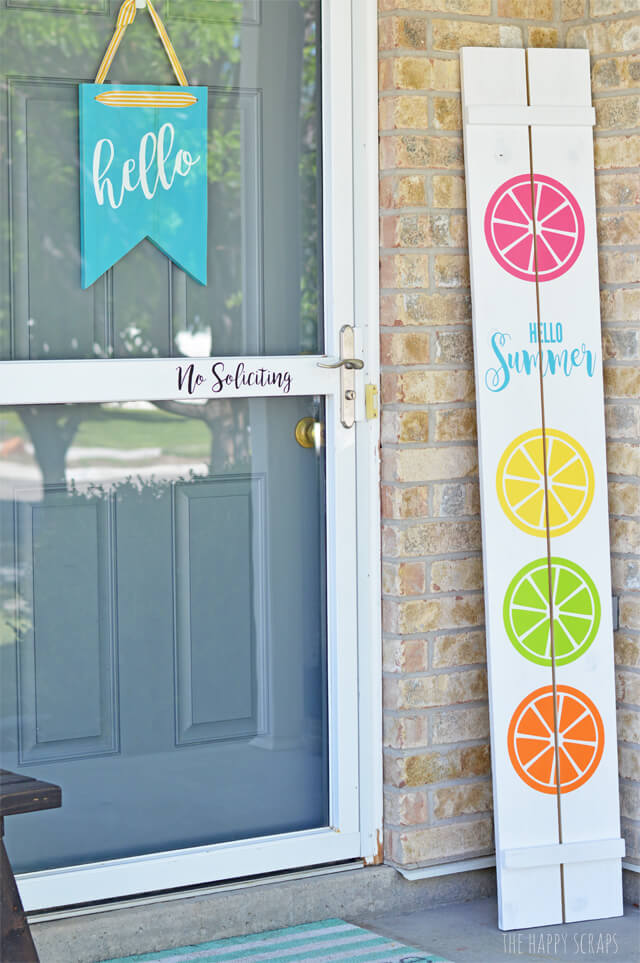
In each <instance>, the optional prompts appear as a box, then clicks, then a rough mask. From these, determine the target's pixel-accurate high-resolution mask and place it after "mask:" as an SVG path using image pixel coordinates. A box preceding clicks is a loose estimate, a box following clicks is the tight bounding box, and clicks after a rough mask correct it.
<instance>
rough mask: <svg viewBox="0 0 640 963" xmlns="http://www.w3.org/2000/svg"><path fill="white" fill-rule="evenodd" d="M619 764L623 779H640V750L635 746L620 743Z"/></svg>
mask: <svg viewBox="0 0 640 963" xmlns="http://www.w3.org/2000/svg"><path fill="white" fill-rule="evenodd" d="M618 766H619V769H620V776H621V778H622V779H634V780H636V781H638V780H640V752H639V751H638V750H637V749H634V748H633V746H629V745H627V744H626V743H621V744H619V745H618Z"/></svg>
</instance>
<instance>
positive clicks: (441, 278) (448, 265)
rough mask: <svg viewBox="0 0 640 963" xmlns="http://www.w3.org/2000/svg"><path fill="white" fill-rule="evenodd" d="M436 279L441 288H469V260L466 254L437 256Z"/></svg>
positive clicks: (435, 265) (435, 263) (435, 262)
mask: <svg viewBox="0 0 640 963" xmlns="http://www.w3.org/2000/svg"><path fill="white" fill-rule="evenodd" d="M434 278H435V283H436V285H437V287H440V288H468V287H469V258H468V256H467V255H466V254H437V255H436V256H435V258H434Z"/></svg>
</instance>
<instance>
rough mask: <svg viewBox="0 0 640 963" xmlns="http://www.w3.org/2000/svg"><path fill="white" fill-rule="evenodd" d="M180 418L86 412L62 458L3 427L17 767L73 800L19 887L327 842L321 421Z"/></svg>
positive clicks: (55, 426)
mask: <svg viewBox="0 0 640 963" xmlns="http://www.w3.org/2000/svg"><path fill="white" fill-rule="evenodd" d="M169 407H176V406H169ZM177 408H178V409H179V410H180V413H179V414H176V413H174V412H173V411H168V410H166V406H164V405H163V404H162V403H160V404H159V405H152V404H145V403H142V404H140V403H137V404H135V405H129V404H127V403H123V404H120V405H113V404H111V405H107V406H101V405H82V406H73V405H69V406H65V409H66V410H65V413H64V417H65V418H66V419H67V421H69V420H73V424H74V427H75V432H74V435H73V440H72V441H71V444H67V446H66V450H65V452H64V456H63V459H61V457H60V451H59V450H58V451H57V452H56V457H55V458H54V457H49V455H48V451H47V449H46V448H43V447H42V446H36V445H34V441H33V439H37V438H38V435H37V430H35V429H33V427H32V423H31V422H30V421H29V416H27V417H25V418H24V419H23V418H22V417H21V416H20V412H19V411H18V412H16V411H15V410H13V411H12V410H7V409H1V410H0V411H1V414H0V425H1V426H2V427H1V430H0V451H2V452H4V455H3V457H2V458H0V494H1V499H0V512H1V516H2V517H1V526H0V530H1V533H2V538H1V542H0V553H1V559H0V572H1V573H2V587H1V589H0V595H1V598H0V604H1V606H2V612H3V615H4V618H3V619H2V624H1V626H0V642H1V644H0V661H1V665H0V676H1V677H2V680H3V681H2V715H1V720H2V722H1V728H0V739H1V749H2V765H3V767H5V768H9V769H16V768H19V769H21V770H22V771H24V772H26V773H32V772H33V774H34V775H36V774H37V775H38V776H39V777H40V778H44V779H48V780H51V781H53V782H56V783H59V784H61V785H62V786H63V787H64V806H63V807H62V809H61V810H58V811H50V812H45V813H37V814H29V816H28V817H27V816H25V817H20V816H18V817H12V819H11V820H9V821H8V823H7V844H8V847H9V850H10V853H11V857H12V860H13V863H14V866H15V868H16V869H17V870H19V871H25V870H35V869H43V868H46V867H50V866H60V865H69V864H75V863H83V862H93V861H95V860H98V859H107V858H115V857H122V856H130V855H134V854H139V853H147V852H154V851H158V850H166V849H176V848H184V847H187V846H194V845H200V844H205V843H215V842H222V841H227V840H231V839H242V838H246V837H248V836H262V835H268V834H273V833H277V832H284V831H291V830H292V829H295V830H300V829H308V828H312V827H320V826H326V825H328V819H329V796H328V762H327V760H328V756H327V753H328V744H327V740H328V736H327V699H326V641H325V629H324V616H323V611H324V606H325V588H324V574H323V573H324V569H325V551H324V509H323V506H324V458H323V453H322V449H303V448H301V447H300V446H299V445H298V444H297V443H296V442H295V439H294V436H293V429H294V427H295V424H296V422H297V421H298V420H299V418H301V417H303V416H305V415H309V414H311V415H312V416H314V417H316V418H319V417H320V408H319V405H318V403H317V402H314V401H313V399H308V398H307V399H305V398H285V399H282V398H276V399H269V400H266V399H254V400H251V401H248V400H238V401H235V402H228V401H212V402H208V403H207V404H206V405H198V406H196V405H191V406H189V405H188V404H185V403H182V404H178V405H177ZM37 410H38V415H37V417H38V418H39V419H40V420H44V421H47V422H48V424H47V426H46V428H47V431H46V434H47V436H48V437H50V438H51V437H55V436H56V434H57V436H58V442H59V445H58V447H59V448H62V447H64V446H65V443H66V442H68V441H69V434H70V432H68V433H67V435H66V436H63V434H62V432H61V430H60V413H59V411H57V410H51V411H48V410H47V409H46V408H39V409H37ZM185 410H186V411H187V412H188V414H184V413H183V412H184V411H185ZM30 417H33V415H32V414H31V415H30ZM56 418H57V419H58V420H56ZM29 425H31V433H30V432H29V428H28V426H29ZM42 429H43V426H42V425H39V426H38V430H40V431H42ZM60 466H62V471H63V472H64V476H63V480H64V482H66V484H61V480H60V479H57V480H56V478H55V472H56V471H59V470H60ZM14 559H15V562H14ZM16 650H17V664H16V663H15V659H16V655H15V653H16Z"/></svg>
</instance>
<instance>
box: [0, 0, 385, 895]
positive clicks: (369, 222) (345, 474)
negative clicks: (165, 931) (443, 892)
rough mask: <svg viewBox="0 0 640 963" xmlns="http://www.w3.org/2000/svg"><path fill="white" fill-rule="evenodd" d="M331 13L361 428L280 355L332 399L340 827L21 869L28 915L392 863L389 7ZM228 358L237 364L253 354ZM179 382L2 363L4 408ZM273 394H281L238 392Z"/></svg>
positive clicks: (331, 173) (330, 278) (335, 287)
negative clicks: (388, 834) (287, 872)
mask: <svg viewBox="0 0 640 963" xmlns="http://www.w3.org/2000/svg"><path fill="white" fill-rule="evenodd" d="M322 14H323V15H322V34H323V137H324V172H325V174H324V199H325V200H324V245H325V250H324V269H325V312H326V351H327V354H328V355H329V356H332V357H336V356H337V353H338V346H337V333H338V331H339V328H340V326H341V325H342V324H345V323H349V324H354V325H355V328H356V354H357V355H358V356H359V357H362V358H363V359H364V361H365V367H364V369H363V370H362V372H357V423H356V426H355V428H353V429H343V428H342V427H341V426H340V424H339V417H338V416H337V413H336V410H337V406H338V404H339V395H338V393H339V375H338V373H337V372H335V371H328V370H326V369H324V370H323V369H320V368H319V367H318V361H319V360H320V358H319V357H315V356H297V357H295V358H278V359H276V358H269V359H268V364H269V366H270V367H271V368H274V367H278V368H282V369H289V370H290V372H291V388H290V391H289V393H290V394H292V395H293V394H305V395H306V394H319V395H324V396H325V397H326V400H327V442H326V443H327V481H328V505H327V516H328V532H327V551H328V560H327V564H328V573H329V579H328V581H329V583H330V585H331V583H332V584H333V589H332V588H331V587H329V591H328V595H329V598H328V625H329V627H330V632H329V634H330V637H331V636H333V642H332V643H330V645H329V653H328V679H329V695H330V711H329V738H330V741H331V742H330V744H331V745H333V747H334V751H333V753H332V757H333V759H332V764H331V771H330V827H329V828H320V829H315V830H311V831H306V832H295V833H285V834H279V835H276V836H269V837H261V838H259V839H250V840H242V841H239V842H238V841H236V842H229V843H222V844H216V845H211V846H201V847H196V848H192V849H185V850H179V851H172V852H167V853H155V854H151V855H145V856H138V857H132V858H127V859H115V860H109V861H105V862H99V863H92V864H89V865H82V866H76V867H63V868H60V869H55V870H49V871H42V872H36V873H26V874H22V875H21V876H19V878H18V883H19V887H20V892H21V895H22V899H23V902H24V904H25V908H26V909H27V910H29V911H36V910H41V909H45V908H50V907H53V906H56V905H71V904H74V903H85V902H93V901H100V900H104V899H110V898H113V897H117V896H125V895H130V894H134V893H138V892H149V891H154V890H160V889H168V888H171V889H174V888H179V887H181V886H192V885H194V884H198V883H208V882H211V881H213V880H223V879H232V878H238V877H242V876H248V875H259V874H264V873H271V872H274V871H277V870H283V869H289V868H294V867H296V866H301V865H306V866H308V865H311V864H314V863H317V864H320V863H329V862H337V861H340V860H346V859H353V858H356V857H360V858H362V859H363V861H364V862H365V863H377V862H380V861H381V860H382V712H381V641H380V640H381V629H380V521H379V427H378V420H377V418H376V419H372V420H369V421H367V420H366V417H365V406H364V386H365V383H371V384H374V385H377V384H378V382H379V358H378V240H377V238H378V177H377V175H378V164H377V136H378V128H377V11H376V5H375V4H374V3H372V2H371V0H351V2H349V0H324V2H323V5H322ZM349 90H351V91H352V97H351V98H349V96H348V93H349ZM224 360H225V363H226V364H228V365H229V366H230V367H232V366H234V364H235V363H236V362H238V361H244V362H245V363H246V364H249V363H250V361H251V359H247V358H238V359H231V358H229V359H224ZM255 361H256V363H257V364H258V365H259V363H260V362H261V361H262V362H263V363H265V362H267V359H264V358H263V359H255ZM204 363H205V362H204V361H203V362H202V364H204ZM196 364H197V365H200V362H196ZM116 367H117V370H118V377H117V379H116V378H115V377H114V375H115V370H116ZM72 373H73V374H72ZM175 382H176V361H175V359H145V360H144V361H142V362H139V361H136V360H124V361H117V360H115V359H112V360H92V361H51V362H46V361H36V362H30V361H14V362H2V363H0V404H24V403H30V404H38V403H54V402H59V401H64V402H71V401H82V402H90V401H109V400H114V401H115V400H125V399H126V400H131V401H133V400H137V399H141V400H143V399H146V400H154V399H156V400H157V399H159V398H168V397H171V396H172V392H175V391H176V389H175V387H174V388H170V387H169V386H170V385H175ZM158 386H159V387H158ZM209 390H210V389H209ZM271 393H279V392H271V391H266V390H264V389H255V388H246V390H243V391H242V392H237V391H234V392H233V394H234V396H235V397H251V396H256V395H265V394H271ZM197 394H198V392H196V393H195V394H194V397H196V396H197ZM201 394H202V392H201ZM173 396H174V397H180V396H181V395H179V394H175V393H174V394H173ZM206 396H207V397H211V395H210V394H207V395H206ZM220 396H221V395H218V397H220ZM356 488H357V499H356V498H355V492H356ZM345 489H348V490H349V495H348V496H347V497H345V496H344V491H345ZM354 577H355V578H356V581H357V605H356V604H355V603H356V598H355V593H347V594H348V595H349V598H348V600H347V601H346V603H345V601H344V599H342V598H341V597H340V596H341V593H340V586H341V585H344V584H345V579H347V580H348V582H349V583H351V584H353V579H354ZM352 599H353V604H351V600H352ZM332 623H333V632H331V625H332ZM356 643H357V644H356ZM338 659H339V663H338V661H337V660H338ZM338 669H339V671H338ZM356 693H357V699H356ZM349 733H351V736H349ZM356 733H357V736H356V735H355V734H356ZM339 734H340V735H339ZM63 805H64V800H63Z"/></svg>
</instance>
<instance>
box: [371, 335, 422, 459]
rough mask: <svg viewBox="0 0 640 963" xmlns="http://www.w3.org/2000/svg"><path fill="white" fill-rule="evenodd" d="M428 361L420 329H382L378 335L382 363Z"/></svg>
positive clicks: (402, 363)
mask: <svg viewBox="0 0 640 963" xmlns="http://www.w3.org/2000/svg"><path fill="white" fill-rule="evenodd" d="M428 362H429V335H428V334H425V333H424V332H422V331H402V332H400V331H393V332H387V331H383V332H382V334H381V335H380V363H381V364H382V365H410V364H428ZM406 440H407V441H408V440H409V439H406Z"/></svg>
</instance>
